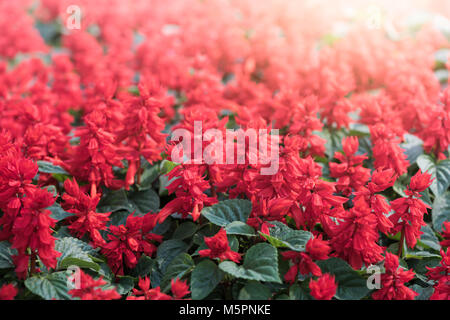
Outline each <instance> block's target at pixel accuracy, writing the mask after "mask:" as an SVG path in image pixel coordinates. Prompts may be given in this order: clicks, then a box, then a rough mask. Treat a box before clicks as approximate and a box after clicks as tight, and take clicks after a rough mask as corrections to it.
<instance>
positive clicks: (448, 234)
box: [441, 221, 450, 247]
mask: <svg viewBox="0 0 450 320" xmlns="http://www.w3.org/2000/svg"><path fill="white" fill-rule="evenodd" d="M441 235H442V237H443V238H444V240H442V241H441V246H443V247H450V221H444V223H443V224H442V234H441Z"/></svg>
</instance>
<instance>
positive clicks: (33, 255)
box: [30, 251, 36, 276]
mask: <svg viewBox="0 0 450 320" xmlns="http://www.w3.org/2000/svg"><path fill="white" fill-rule="evenodd" d="M30 260H31V261H30V276H32V275H33V274H34V273H35V271H36V253H35V252H34V251H33V252H32V253H31V256H30Z"/></svg>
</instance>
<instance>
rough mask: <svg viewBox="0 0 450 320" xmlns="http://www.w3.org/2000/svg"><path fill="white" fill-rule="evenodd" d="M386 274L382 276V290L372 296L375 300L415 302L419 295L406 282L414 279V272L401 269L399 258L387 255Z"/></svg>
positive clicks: (385, 261) (385, 262) (390, 254)
mask: <svg viewBox="0 0 450 320" xmlns="http://www.w3.org/2000/svg"><path fill="white" fill-rule="evenodd" d="M384 268H385V270H386V271H385V273H384V274H382V275H381V289H380V290H378V291H376V292H374V293H373V294H372V298H374V299H375V300H414V298H415V297H416V296H417V295H418V294H417V293H416V292H414V291H413V290H411V289H410V288H408V287H407V286H405V282H408V281H410V280H411V279H412V278H414V272H413V271H412V270H408V271H405V270H403V268H402V267H399V262H398V257H397V256H396V255H394V254H392V253H389V252H387V253H386V259H385V260H384Z"/></svg>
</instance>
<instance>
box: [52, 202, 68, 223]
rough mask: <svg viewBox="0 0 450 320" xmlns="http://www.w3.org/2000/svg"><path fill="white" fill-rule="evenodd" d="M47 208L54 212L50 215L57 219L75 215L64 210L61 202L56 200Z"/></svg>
mask: <svg viewBox="0 0 450 320" xmlns="http://www.w3.org/2000/svg"><path fill="white" fill-rule="evenodd" d="M47 210H50V211H51V212H52V214H51V215H50V217H52V218H53V219H55V220H56V221H61V220H63V219H65V218H67V217H71V216H73V213H70V212H66V211H64V209H63V208H61V206H60V205H59V203H56V202H55V203H54V204H53V205H52V206H51V207H48V208H47Z"/></svg>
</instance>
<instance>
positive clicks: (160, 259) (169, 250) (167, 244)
mask: <svg viewBox="0 0 450 320" xmlns="http://www.w3.org/2000/svg"><path fill="white" fill-rule="evenodd" d="M188 248H189V246H188V245H187V244H186V243H185V242H183V241H181V240H178V239H172V240H167V241H164V242H163V243H161V245H160V246H159V247H158V251H157V253H156V261H157V263H158V266H159V268H160V269H161V271H162V272H165V270H166V268H167V266H168V265H169V264H170V262H172V260H173V259H174V258H175V257H176V256H178V255H179V254H180V253H182V252H185V251H186V250H187V249H188Z"/></svg>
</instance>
